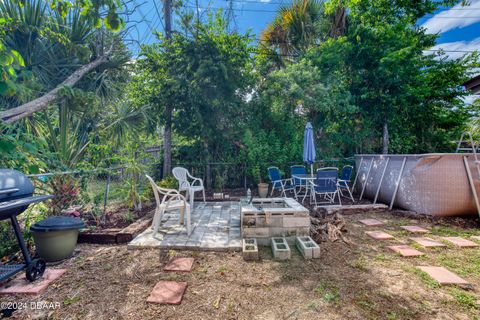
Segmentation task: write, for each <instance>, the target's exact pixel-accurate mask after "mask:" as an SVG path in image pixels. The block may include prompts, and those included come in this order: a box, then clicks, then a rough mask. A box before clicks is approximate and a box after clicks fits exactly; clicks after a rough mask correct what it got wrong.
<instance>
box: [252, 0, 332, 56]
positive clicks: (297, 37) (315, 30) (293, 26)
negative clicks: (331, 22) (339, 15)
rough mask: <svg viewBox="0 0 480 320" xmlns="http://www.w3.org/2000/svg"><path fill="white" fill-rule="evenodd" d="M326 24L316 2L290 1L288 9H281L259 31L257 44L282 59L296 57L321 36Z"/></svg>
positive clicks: (321, 8)
mask: <svg viewBox="0 0 480 320" xmlns="http://www.w3.org/2000/svg"><path fill="white" fill-rule="evenodd" d="M326 22H327V20H326V19H325V16H324V14H323V4H322V3H321V2H320V1H318V0H294V1H293V3H292V4H291V5H290V6H287V7H281V8H280V9H279V12H278V14H277V16H276V17H275V19H274V21H273V22H272V23H271V24H270V25H268V26H267V28H266V29H265V30H264V31H263V32H262V34H261V36H260V41H261V45H262V46H264V47H270V48H272V49H273V50H274V51H277V52H278V53H279V54H280V55H284V56H285V55H295V54H298V53H300V52H303V51H305V50H306V49H308V48H309V47H311V46H312V45H315V44H317V43H319V42H320V41H321V40H322V38H324V37H325V32H324V26H325V23H326Z"/></svg>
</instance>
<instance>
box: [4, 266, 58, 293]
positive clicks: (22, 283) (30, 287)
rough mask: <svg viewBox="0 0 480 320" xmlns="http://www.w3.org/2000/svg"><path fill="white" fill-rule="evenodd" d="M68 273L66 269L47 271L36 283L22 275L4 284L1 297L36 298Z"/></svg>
mask: <svg viewBox="0 0 480 320" xmlns="http://www.w3.org/2000/svg"><path fill="white" fill-rule="evenodd" d="M66 271H67V270H66V269H46V270H45V273H44V274H43V276H42V278H40V279H38V280H37V281H35V282H30V281H28V280H27V279H25V276H24V275H23V273H21V276H19V277H17V278H15V279H13V280H12V281H9V282H6V283H4V284H3V285H2V286H1V287H0V295H4V294H25V295H34V296H36V295H38V294H40V293H42V292H43V291H44V290H45V289H47V288H48V286H49V285H50V283H52V282H53V281H55V280H57V279H58V278H60V277H61V276H62V275H63V274H64V273H65V272H66Z"/></svg>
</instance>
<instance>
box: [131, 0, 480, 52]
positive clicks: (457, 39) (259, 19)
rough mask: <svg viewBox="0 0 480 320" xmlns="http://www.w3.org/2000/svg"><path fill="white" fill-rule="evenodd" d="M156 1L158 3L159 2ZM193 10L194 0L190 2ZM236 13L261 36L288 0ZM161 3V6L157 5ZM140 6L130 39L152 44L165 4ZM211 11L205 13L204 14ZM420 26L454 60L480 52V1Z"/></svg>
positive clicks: (148, 1)
mask: <svg viewBox="0 0 480 320" xmlns="http://www.w3.org/2000/svg"><path fill="white" fill-rule="evenodd" d="M155 1H156V2H155ZM186 1H187V2H186V3H185V4H186V5H187V6H191V7H192V8H191V9H192V10H193V7H194V5H195V1H194V0H186ZM233 1H234V2H233V14H234V17H235V22H236V26H237V29H238V30H239V31H240V32H245V31H247V30H251V32H252V33H254V34H256V35H257V36H258V35H259V34H260V32H261V31H262V30H263V29H264V28H265V26H266V25H267V24H268V23H269V22H271V21H272V19H273V17H274V16H275V11H276V10H277V9H278V8H279V7H280V6H281V4H282V3H284V4H288V3H289V2H290V1H288V0H233ZM198 2H199V5H200V7H201V8H209V7H210V8H225V9H226V8H228V6H229V2H228V1H226V0H198ZM155 4H157V6H155ZM135 5H137V6H138V7H137V9H136V10H135V13H134V14H133V15H132V16H131V18H130V20H131V21H130V22H127V27H131V28H130V29H129V32H130V37H131V38H132V39H135V40H136V41H138V42H140V43H152V42H154V41H155V37H154V36H152V35H151V30H158V31H162V30H163V25H162V23H163V21H162V1H161V0H135V1H134V2H133V3H131V4H130V6H131V7H133V6H135ZM207 10H208V9H205V10H203V9H202V14H205V12H206V11H207ZM418 23H419V25H421V26H423V27H425V28H426V29H427V30H428V32H430V33H439V34H440V37H439V38H438V41H437V46H436V47H435V48H434V49H439V48H443V49H444V50H445V51H446V52H447V54H449V55H450V56H451V57H458V56H461V55H463V54H465V52H462V51H473V50H480V0H470V5H469V6H466V7H462V6H461V5H456V6H454V7H452V8H442V9H440V10H439V11H438V12H436V13H435V14H432V15H428V16H426V17H424V18H422V19H420V20H419V22H418ZM130 47H131V49H132V50H134V51H138V45H134V44H131V45H130Z"/></svg>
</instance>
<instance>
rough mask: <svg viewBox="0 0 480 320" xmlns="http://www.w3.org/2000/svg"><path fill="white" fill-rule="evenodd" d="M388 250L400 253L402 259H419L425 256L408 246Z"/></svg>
mask: <svg viewBox="0 0 480 320" xmlns="http://www.w3.org/2000/svg"><path fill="white" fill-rule="evenodd" d="M387 248H388V249H390V250H392V251H394V252H396V253H399V254H400V255H401V256H402V257H418V256H423V255H424V254H425V253H423V252H420V251H418V250H417V249H414V248H412V247H410V246H407V245H399V246H388V247H387Z"/></svg>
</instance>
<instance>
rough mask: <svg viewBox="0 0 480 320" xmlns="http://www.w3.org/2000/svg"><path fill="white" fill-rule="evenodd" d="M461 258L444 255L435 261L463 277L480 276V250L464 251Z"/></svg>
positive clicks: (440, 255)
mask: <svg viewBox="0 0 480 320" xmlns="http://www.w3.org/2000/svg"><path fill="white" fill-rule="evenodd" d="M461 253H465V254H463V255H461V256H457V255H454V254H451V253H450V254H448V253H442V254H439V255H438V256H437V257H436V258H435V260H436V262H437V263H438V264H439V265H441V266H442V267H446V268H447V269H450V270H452V271H453V272H455V273H458V274H459V275H461V276H480V263H479V261H480V252H479V251H478V250H468V249H462V251H461Z"/></svg>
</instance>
